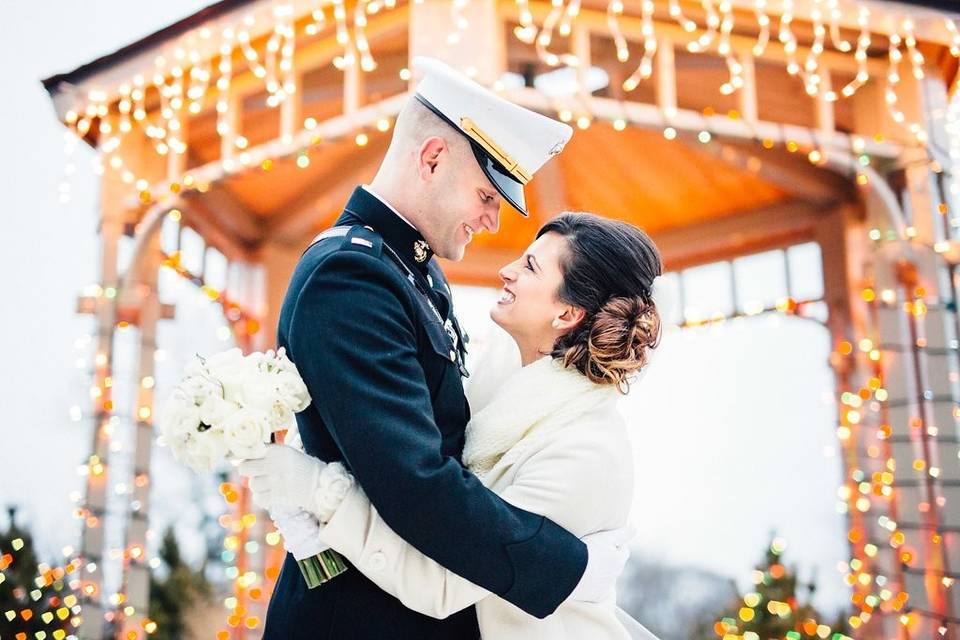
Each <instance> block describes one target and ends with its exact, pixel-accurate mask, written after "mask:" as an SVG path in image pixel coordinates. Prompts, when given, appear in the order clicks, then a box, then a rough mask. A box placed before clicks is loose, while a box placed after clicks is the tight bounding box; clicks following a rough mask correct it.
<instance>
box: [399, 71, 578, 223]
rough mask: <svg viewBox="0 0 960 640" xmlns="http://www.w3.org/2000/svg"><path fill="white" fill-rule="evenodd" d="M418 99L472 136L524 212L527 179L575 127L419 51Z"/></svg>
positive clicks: (488, 169)
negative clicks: (493, 90) (514, 101)
mask: <svg viewBox="0 0 960 640" xmlns="http://www.w3.org/2000/svg"><path fill="white" fill-rule="evenodd" d="M413 67H414V69H416V70H417V71H421V72H422V73H423V79H422V80H421V81H420V83H419V84H418V85H417V89H416V99H418V100H420V102H421V103H423V104H424V105H425V106H426V107H427V108H429V109H430V110H431V111H433V112H434V113H435V114H437V115H438V116H440V117H441V118H443V119H444V120H446V121H447V123H448V124H450V125H451V126H453V127H454V129H456V130H457V131H458V132H460V133H461V134H462V135H464V136H465V137H466V138H467V139H468V140H470V142H471V144H470V146H471V147H472V148H473V152H474V155H475V156H476V157H477V161H478V162H479V163H480V167H481V168H482V169H483V172H484V173H485V174H486V175H487V177H488V178H489V179H490V182H491V183H493V186H494V187H496V189H497V191H498V192H499V193H500V195H502V196H503V197H504V199H506V201H507V202H509V203H510V204H511V205H512V206H513V208H514V209H516V210H517V211H519V212H520V213H521V214H523V215H524V216H526V215H527V205H526V201H525V199H524V197H523V185H525V184H526V183H527V182H529V181H530V179H531V178H533V174H534V173H536V172H537V170H539V169H540V167H542V166H543V165H544V164H545V163H546V162H547V160H549V159H550V158H552V157H553V156H555V155H557V154H558V153H560V151H562V150H563V147H564V145H566V144H567V141H568V140H570V136H572V135H573V128H571V127H570V126H568V125H566V124H564V123H562V122H557V121H556V120H554V119H552V118H548V117H547V116H544V115H541V114H539V113H536V112H535V111H530V110H529V109H524V108H523V107H521V106H519V105H516V104H513V103H512V102H510V101H508V100H505V99H503V98H501V97H500V96H498V95H497V94H495V93H493V92H492V91H490V90H488V89H486V88H485V87H483V86H481V85H479V84H477V83H476V82H474V81H473V80H471V79H470V78H468V77H466V76H465V75H463V74H461V73H459V72H458V71H455V70H454V69H452V68H451V67H449V66H448V65H446V64H445V63H443V62H440V61H439V60H436V59H434V58H427V57H425V56H417V57H415V58H414V59H413Z"/></svg>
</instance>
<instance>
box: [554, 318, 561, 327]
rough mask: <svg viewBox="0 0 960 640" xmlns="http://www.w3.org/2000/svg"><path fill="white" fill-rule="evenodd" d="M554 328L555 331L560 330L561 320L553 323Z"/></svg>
mask: <svg viewBox="0 0 960 640" xmlns="http://www.w3.org/2000/svg"><path fill="white" fill-rule="evenodd" d="M553 328H554V329H559V328H560V321H559V320H557V319H554V321H553Z"/></svg>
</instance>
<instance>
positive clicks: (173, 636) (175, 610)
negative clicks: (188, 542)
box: [150, 528, 212, 640]
mask: <svg viewBox="0 0 960 640" xmlns="http://www.w3.org/2000/svg"><path fill="white" fill-rule="evenodd" d="M160 559H161V560H162V561H163V564H164V565H165V566H166V569H167V576H166V578H164V579H163V580H160V579H159V578H157V577H156V576H151V577H150V618H151V619H152V620H153V621H154V622H156V623H157V631H156V632H155V633H153V634H152V635H151V636H150V637H151V640H179V639H181V638H183V637H184V635H185V633H186V616H187V615H188V614H189V611H190V609H191V608H192V607H193V606H194V605H196V604H198V603H200V602H202V601H203V600H206V599H208V598H209V597H210V594H211V591H212V590H211V588H210V583H209V582H207V579H206V578H205V577H204V575H203V569H200V570H199V571H194V570H192V569H191V568H190V567H189V566H188V565H187V564H185V563H184V562H183V559H182V558H181V557H180V546H179V545H178V544H177V538H176V536H175V535H174V533H173V529H172V528H168V529H167V530H166V532H164V534H163V542H162V543H161V545H160Z"/></svg>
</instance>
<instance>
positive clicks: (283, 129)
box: [280, 70, 303, 144]
mask: <svg viewBox="0 0 960 640" xmlns="http://www.w3.org/2000/svg"><path fill="white" fill-rule="evenodd" d="M292 76H293V89H294V91H293V93H292V94H287V97H286V98H285V99H284V101H283V103H282V104H281V105H280V139H281V140H283V141H284V142H287V143H288V144H289V143H290V142H293V134H294V133H296V132H297V130H298V129H302V128H303V120H302V119H301V114H302V113H303V73H301V72H300V71H299V70H296V71H295V72H294V73H293V74H292Z"/></svg>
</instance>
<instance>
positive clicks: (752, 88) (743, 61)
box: [737, 51, 760, 125]
mask: <svg viewBox="0 0 960 640" xmlns="http://www.w3.org/2000/svg"><path fill="white" fill-rule="evenodd" d="M738 61H739V62H740V65H741V66H742V67H743V86H742V87H741V88H740V91H738V92H737V100H738V101H739V103H740V117H742V118H743V120H744V122H747V123H748V124H751V125H754V124H756V123H757V122H758V121H759V120H760V115H759V107H758V103H757V67H756V64H754V58H753V52H752V51H746V52H744V53H742V54H740V56H739V60H738Z"/></svg>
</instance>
